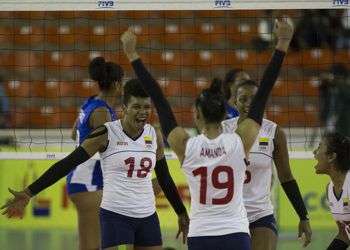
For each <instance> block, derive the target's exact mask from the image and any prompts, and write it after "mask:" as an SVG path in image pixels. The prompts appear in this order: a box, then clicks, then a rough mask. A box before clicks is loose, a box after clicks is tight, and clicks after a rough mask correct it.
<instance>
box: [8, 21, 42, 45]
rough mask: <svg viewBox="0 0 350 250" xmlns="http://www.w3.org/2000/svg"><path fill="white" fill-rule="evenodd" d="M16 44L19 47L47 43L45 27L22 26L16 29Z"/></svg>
mask: <svg viewBox="0 0 350 250" xmlns="http://www.w3.org/2000/svg"><path fill="white" fill-rule="evenodd" d="M13 41H14V43H15V44H17V45H25V44H28V45H36V44H37V43H42V42H44V41H45V29H44V27H43V26H36V25H30V24H29V25H28V24H25V25H22V26H18V27H15V30H14V40H13Z"/></svg>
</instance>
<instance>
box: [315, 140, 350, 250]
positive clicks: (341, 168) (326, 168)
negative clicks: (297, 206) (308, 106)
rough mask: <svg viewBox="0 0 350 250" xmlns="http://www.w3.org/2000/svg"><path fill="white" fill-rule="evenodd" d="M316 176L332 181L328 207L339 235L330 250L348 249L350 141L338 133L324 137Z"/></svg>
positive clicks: (328, 192)
mask: <svg viewBox="0 0 350 250" xmlns="http://www.w3.org/2000/svg"><path fill="white" fill-rule="evenodd" d="M314 155H315V159H316V160H317V165H316V166H315V171H316V174H326V175H328V176H329V177H330V178H331V182H330V183H329V184H328V185H327V190H326V193H327V199H328V202H329V208H330V210H331V213H332V215H333V218H334V220H335V221H336V223H337V226H338V234H337V235H336V237H335V238H334V240H333V241H332V242H331V243H330V245H329V246H328V248H327V250H345V249H348V247H349V245H350V200H349V199H350V138H349V137H345V136H343V135H341V134H339V133H329V134H325V135H324V136H322V139H321V142H320V144H319V146H318V148H317V149H316V150H315V151H314Z"/></svg>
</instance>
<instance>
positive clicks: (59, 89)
mask: <svg viewBox="0 0 350 250" xmlns="http://www.w3.org/2000/svg"><path fill="white" fill-rule="evenodd" d="M45 85H46V86H45V92H46V97H48V98H57V97H76V95H77V91H78V84H76V83H74V82H62V81H56V80H48V81H46V84H45Z"/></svg>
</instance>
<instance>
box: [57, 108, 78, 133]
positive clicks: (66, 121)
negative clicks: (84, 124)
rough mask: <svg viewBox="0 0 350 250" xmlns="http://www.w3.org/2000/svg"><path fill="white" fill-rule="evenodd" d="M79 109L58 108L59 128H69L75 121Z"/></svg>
mask: <svg viewBox="0 0 350 250" xmlns="http://www.w3.org/2000/svg"><path fill="white" fill-rule="evenodd" d="M78 111H79V109H78V108H77V107H75V106H74V107H68V108H60V109H59V113H58V116H59V117H58V118H59V119H58V122H59V126H58V127H60V128H71V127H73V124H74V122H75V120H76V119H77V116H78Z"/></svg>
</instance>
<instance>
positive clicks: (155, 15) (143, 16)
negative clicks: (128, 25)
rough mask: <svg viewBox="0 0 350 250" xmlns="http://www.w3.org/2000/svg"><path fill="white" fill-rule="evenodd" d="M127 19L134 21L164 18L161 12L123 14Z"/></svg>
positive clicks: (137, 11)
mask: <svg viewBox="0 0 350 250" xmlns="http://www.w3.org/2000/svg"><path fill="white" fill-rule="evenodd" d="M123 14H124V15H125V16H126V17H129V18H133V19H152V18H160V17H161V16H162V12H161V11H140V10H136V11H125V12H124V13H123Z"/></svg>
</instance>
